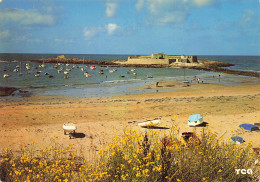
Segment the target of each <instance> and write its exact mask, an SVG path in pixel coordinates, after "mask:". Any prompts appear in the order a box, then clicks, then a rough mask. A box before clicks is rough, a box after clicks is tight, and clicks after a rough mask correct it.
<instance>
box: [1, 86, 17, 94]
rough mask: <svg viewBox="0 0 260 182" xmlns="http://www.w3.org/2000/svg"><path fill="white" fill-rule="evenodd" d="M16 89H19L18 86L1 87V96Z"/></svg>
mask: <svg viewBox="0 0 260 182" xmlns="http://www.w3.org/2000/svg"><path fill="white" fill-rule="evenodd" d="M16 90H18V88H15V87H0V96H9V95H11V94H12V93H13V92H14V91H16Z"/></svg>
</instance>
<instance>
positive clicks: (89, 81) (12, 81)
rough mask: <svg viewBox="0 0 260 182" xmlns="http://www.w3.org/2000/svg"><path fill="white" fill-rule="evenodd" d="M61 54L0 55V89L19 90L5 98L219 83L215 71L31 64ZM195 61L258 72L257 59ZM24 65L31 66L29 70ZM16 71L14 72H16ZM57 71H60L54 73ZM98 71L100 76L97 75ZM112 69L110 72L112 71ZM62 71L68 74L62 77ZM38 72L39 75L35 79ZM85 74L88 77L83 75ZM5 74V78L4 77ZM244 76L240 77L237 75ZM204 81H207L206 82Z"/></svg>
mask: <svg viewBox="0 0 260 182" xmlns="http://www.w3.org/2000/svg"><path fill="white" fill-rule="evenodd" d="M59 55H61V54H21V53H19V54H18V53H0V86H2V87H16V88H18V89H19V90H17V91H16V92H14V93H13V94H12V95H11V96H8V97H28V96H32V95H55V96H65V97H71V98H81V97H107V96H115V95H128V94H136V93H147V92H163V91H162V90H155V89H138V87H140V86H143V85H147V84H151V83H156V82H160V81H165V80H177V81H179V82H180V83H182V82H183V81H184V80H192V79H193V78H194V76H196V77H200V78H205V80H204V83H206V82H208V83H214V82H219V80H218V79H212V78H218V75H220V74H221V73H218V72H209V71H203V70H194V69H187V68H186V69H183V68H134V67H120V66H118V67H110V66H102V65H95V66H96V69H94V70H92V69H90V67H91V66H93V65H87V64H84V65H82V64H78V65H73V64H70V65H66V64H61V65H59V66H58V67H57V68H54V65H55V63H45V67H41V63H35V62H31V61H30V60H35V59H41V58H55V57H57V56H59ZM64 55H65V56H66V57H67V58H82V59H83V58H84V59H85V60H96V61H113V60H127V58H128V56H130V55H111V54H109V55H106V54H64ZM198 59H199V60H216V61H221V62H227V63H231V64H234V66H231V67H228V68H227V69H232V70H240V71H252V72H260V56H212V55H209V56H207V55H201V56H198ZM26 65H29V66H30V67H31V69H30V70H28V69H27V68H26ZM16 68H17V69H16ZM58 70H61V71H59V72H58ZM100 70H102V72H103V74H100V73H99V72H100ZM112 70H113V71H112ZM64 71H68V72H69V74H68V78H65V74H64ZM37 72H38V73H39V76H37V77H36V76H35V75H36V74H37ZM85 72H88V73H89V75H91V76H89V77H86V76H85V74H84V73H85ZM5 74H7V75H9V77H4V75H5ZM239 77H244V76H239ZM206 78H211V79H207V80H206ZM222 84H234V77H230V78H229V79H225V81H222ZM173 90H174V88H173Z"/></svg>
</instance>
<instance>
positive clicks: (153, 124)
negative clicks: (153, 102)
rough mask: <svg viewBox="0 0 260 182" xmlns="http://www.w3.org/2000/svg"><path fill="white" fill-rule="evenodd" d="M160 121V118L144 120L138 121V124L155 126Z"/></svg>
mask: <svg viewBox="0 0 260 182" xmlns="http://www.w3.org/2000/svg"><path fill="white" fill-rule="evenodd" d="M160 121H161V119H155V120H150V121H145V122H142V123H138V126H141V127H153V126H157V125H158V124H159V123H160Z"/></svg>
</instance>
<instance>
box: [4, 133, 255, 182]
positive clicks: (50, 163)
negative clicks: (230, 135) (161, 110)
mask: <svg viewBox="0 0 260 182" xmlns="http://www.w3.org/2000/svg"><path fill="white" fill-rule="evenodd" d="M177 136H178V130H176V129H171V132H170V134H165V133H162V132H160V131H153V130H148V132H147V133H139V132H137V131H136V130H131V129H129V130H127V129H126V130H125V131H124V135H123V136H122V137H121V138H118V137H116V138H115V139H114V142H113V143H111V144H109V146H108V147H107V148H106V149H104V150H99V151H98V155H97V156H98V157H97V158H96V160H95V161H92V162H89V161H88V159H87V158H86V157H85V155H86V154H84V153H83V152H80V153H77V154H76V153H74V152H73V151H74V149H73V146H72V145H69V146H67V147H64V146H62V145H60V144H58V143H56V142H55V139H53V142H52V145H51V147H49V148H41V149H39V150H36V149H32V148H30V149H29V148H23V149H22V150H21V153H20V154H16V155H14V154H13V153H12V151H11V150H8V149H5V152H4V155H3V160H2V162H1V166H0V176H1V180H3V181H5V182H9V181H37V182H38V181H129V182H132V181H138V182H139V181H169V182H170V181H183V182H184V181H252V180H257V178H258V177H259V176H257V174H258V173H259V171H258V168H257V166H256V165H255V163H254V162H255V157H259V154H258V156H255V155H254V154H253V152H252V147H251V144H250V143H248V144H244V145H236V144H233V143H230V142H229V141H224V140H223V139H222V138H218V137H217V134H216V133H213V132H211V131H210V130H207V129H206V130H203V132H202V133H201V134H197V135H196V137H197V138H199V140H198V139H196V137H193V139H190V140H188V141H184V140H183V139H182V138H178V137H177ZM235 169H252V171H253V174H237V173H236V171H235Z"/></svg>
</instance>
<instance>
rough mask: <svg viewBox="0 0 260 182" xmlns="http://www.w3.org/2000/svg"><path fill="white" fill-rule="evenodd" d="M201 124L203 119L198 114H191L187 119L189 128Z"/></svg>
mask: <svg viewBox="0 0 260 182" xmlns="http://www.w3.org/2000/svg"><path fill="white" fill-rule="evenodd" d="M202 123H203V117H202V116H201V115H200V114H192V115H190V117H189V119H188V125H189V126H197V125H200V124H202Z"/></svg>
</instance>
